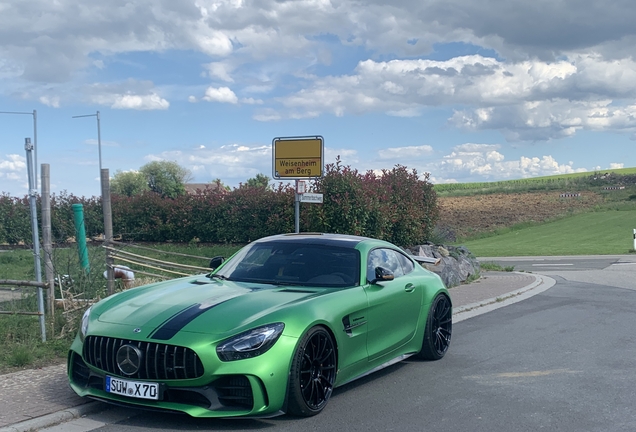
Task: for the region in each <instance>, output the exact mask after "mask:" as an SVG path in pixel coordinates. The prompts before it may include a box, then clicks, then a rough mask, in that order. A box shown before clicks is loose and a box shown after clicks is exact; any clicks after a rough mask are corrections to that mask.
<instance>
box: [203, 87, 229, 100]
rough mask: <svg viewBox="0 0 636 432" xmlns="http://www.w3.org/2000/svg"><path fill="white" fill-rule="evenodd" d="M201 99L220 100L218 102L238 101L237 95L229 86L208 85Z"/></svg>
mask: <svg viewBox="0 0 636 432" xmlns="http://www.w3.org/2000/svg"><path fill="white" fill-rule="evenodd" d="M203 99H204V100H206V101H208V102H220V103H231V104H236V103H238V97H236V94H234V92H233V91H232V90H230V88H229V87H219V88H214V87H208V88H207V89H206V90H205V96H203Z"/></svg>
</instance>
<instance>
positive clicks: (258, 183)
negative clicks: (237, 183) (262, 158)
mask: <svg viewBox="0 0 636 432" xmlns="http://www.w3.org/2000/svg"><path fill="white" fill-rule="evenodd" d="M269 181H270V178H269V177H267V176H266V175H265V174H262V173H258V174H256V177H253V178H250V179H247V182H246V183H245V186H246V187H253V188H259V189H269Z"/></svg>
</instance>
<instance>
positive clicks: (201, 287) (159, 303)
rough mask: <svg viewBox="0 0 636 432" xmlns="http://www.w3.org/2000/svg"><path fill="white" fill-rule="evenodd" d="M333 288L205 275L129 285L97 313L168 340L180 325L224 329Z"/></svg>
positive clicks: (254, 320) (244, 325)
mask: <svg viewBox="0 0 636 432" xmlns="http://www.w3.org/2000/svg"><path fill="white" fill-rule="evenodd" d="M329 291H333V290H327V289H321V288H307V287H291V286H273V285H263V284H252V283H243V282H232V281H224V280H220V279H209V278H207V277H205V276H199V277H195V278H185V279H178V280H172V281H167V282H162V283H159V284H154V285H148V286H146V287H140V288H136V289H132V290H129V291H125V292H123V293H120V294H118V295H115V296H112V297H110V298H108V299H106V300H104V301H102V302H100V303H99V304H97V305H95V307H94V309H93V313H94V314H95V315H97V316H98V320H99V321H100V322H102V323H110V324H123V325H131V326H135V327H139V328H142V329H144V333H146V332H147V331H148V332H149V337H150V338H152V339H163V340H167V339H170V338H171V337H172V336H174V335H175V334H176V333H178V332H180V331H187V332H196V333H205V334H215V335H223V334H226V333H232V332H236V331H241V330H244V329H248V328H251V327H252V325H253V324H258V320H259V319H262V318H264V317H266V316H268V315H271V314H272V313H275V312H276V311H280V310H282V309H284V308H287V307H289V306H291V305H293V304H298V303H300V302H304V301H306V300H308V299H309V298H314V297H317V296H320V295H323V294H325V293H327V292H329ZM263 323H264V322H263Z"/></svg>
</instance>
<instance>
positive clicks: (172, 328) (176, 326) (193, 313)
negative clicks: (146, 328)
mask: <svg viewBox="0 0 636 432" xmlns="http://www.w3.org/2000/svg"><path fill="white" fill-rule="evenodd" d="M214 306H216V305H210V306H208V307H203V305H202V304H201V303H197V304H195V305H192V306H190V307H188V308H186V309H184V310H182V311H181V312H179V313H178V314H177V315H175V316H173V317H172V318H170V319H169V320H168V321H166V322H165V323H163V324H162V325H161V326H160V327H158V328H157V329H156V330H155V331H154V332H153V333H151V334H150V338H151V339H159V340H168V339H172V337H173V336H174V335H176V334H177V333H179V331H180V330H181V329H182V328H184V327H185V326H186V325H188V323H190V322H192V320H194V319H195V318H196V317H198V316H199V315H201V314H202V313H204V312H205V311H207V310H209V309H210V308H212V307H214Z"/></svg>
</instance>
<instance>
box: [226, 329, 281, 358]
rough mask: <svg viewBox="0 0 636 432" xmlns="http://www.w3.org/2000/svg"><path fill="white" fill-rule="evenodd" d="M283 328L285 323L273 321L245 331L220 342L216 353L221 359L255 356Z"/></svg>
mask: <svg viewBox="0 0 636 432" xmlns="http://www.w3.org/2000/svg"><path fill="white" fill-rule="evenodd" d="M284 328H285V324H283V323H274V324H268V325H266V326H263V327H258V328H255V329H253V330H249V331H246V332H244V333H241V334H239V335H236V336H233V337H231V338H229V339H226V340H224V341H223V342H221V343H220V344H219V345H218V346H217V347H216V353H217V354H218V355H219V358H220V359H221V360H222V361H233V360H243V359H248V358H252V357H257V356H259V355H261V354H263V353H265V352H267V350H269V349H270V348H271V347H272V346H273V345H274V344H275V343H276V341H277V340H278V338H279V337H280V335H281V334H282V333H283V329H284Z"/></svg>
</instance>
